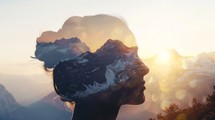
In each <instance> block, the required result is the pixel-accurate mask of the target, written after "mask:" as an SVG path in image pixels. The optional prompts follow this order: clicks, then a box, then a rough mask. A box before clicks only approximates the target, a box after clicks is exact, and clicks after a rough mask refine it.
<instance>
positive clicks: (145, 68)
mask: <svg viewBox="0 0 215 120" xmlns="http://www.w3.org/2000/svg"><path fill="white" fill-rule="evenodd" d="M141 66H142V69H143V75H146V74H148V73H149V68H148V67H147V66H146V65H145V64H144V63H143V62H142V64H141Z"/></svg>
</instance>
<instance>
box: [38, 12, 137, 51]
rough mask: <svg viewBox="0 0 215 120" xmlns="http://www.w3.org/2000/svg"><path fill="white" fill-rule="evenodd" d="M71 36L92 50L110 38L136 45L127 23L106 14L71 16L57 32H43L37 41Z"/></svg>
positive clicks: (128, 44)
mask: <svg viewBox="0 0 215 120" xmlns="http://www.w3.org/2000/svg"><path fill="white" fill-rule="evenodd" d="M71 37H78V38H79V39H80V40H81V41H82V42H84V43H86V45H87V46H89V47H90V49H91V51H92V52H95V51H96V50H97V49H98V48H100V47H101V46H102V45H103V44H104V43H105V42H106V41H107V40H108V39H118V40H120V41H123V43H124V44H125V45H127V46H129V47H130V46H136V40H135V37H134V35H133V33H132V32H131V31H130V30H129V28H128V26H127V25H126V23H125V22H124V21H123V20H121V19H119V18H117V17H114V16H110V15H105V14H100V15H94V16H84V17H80V16H73V17H70V18H69V19H68V20H66V21H65V23H64V24H63V26H62V28H61V29H60V30H58V31H57V32H54V31H46V32H43V33H42V35H41V36H40V37H38V38H37V42H46V43H48V42H54V41H55V40H57V39H58V40H59V39H62V38H66V39H68V38H71Z"/></svg>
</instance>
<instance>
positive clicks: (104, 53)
mask: <svg viewBox="0 0 215 120" xmlns="http://www.w3.org/2000/svg"><path fill="white" fill-rule="evenodd" d="M148 71H149V69H148V68H147V67H146V66H145V65H144V64H143V62H142V61H141V60H140V59H139V57H138V56H137V47H127V46H125V45H124V44H123V43H122V42H121V41H118V40H108V41H107V42H106V43H105V44H104V45H103V46H102V47H101V48H100V49H98V50H97V51H96V52H95V53H90V52H86V53H84V54H81V55H80V56H78V57H76V58H75V59H73V60H69V61H65V62H60V63H59V64H58V65H57V66H56V67H55V68H54V71H53V80H54V88H55V91H56V93H57V94H58V95H59V96H60V97H61V99H62V100H63V101H67V102H69V103H71V104H72V103H73V102H75V111H74V114H73V118H72V119H73V120H115V119H116V117H117V114H118V111H119V109H120V106H121V105H124V104H131V105H138V104H142V103H143V102H144V100H145V98H144V93H143V91H144V89H145V87H144V83H145V82H144V80H143V77H144V75H146V74H147V73H148Z"/></svg>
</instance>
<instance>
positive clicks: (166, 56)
mask: <svg viewBox="0 0 215 120" xmlns="http://www.w3.org/2000/svg"><path fill="white" fill-rule="evenodd" d="M156 62H157V63H158V64H161V65H162V64H168V63H169V62H170V53H169V52H168V51H163V52H161V53H160V54H159V56H158V57H157V60H156Z"/></svg>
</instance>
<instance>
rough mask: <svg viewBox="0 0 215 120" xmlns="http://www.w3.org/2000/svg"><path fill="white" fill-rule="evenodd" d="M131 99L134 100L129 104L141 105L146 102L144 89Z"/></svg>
mask: <svg viewBox="0 0 215 120" xmlns="http://www.w3.org/2000/svg"><path fill="white" fill-rule="evenodd" d="M131 99H132V100H131V101H130V102H129V103H128V104H131V105H140V104H143V103H144V102H145V95H144V93H143V91H139V94H138V95H136V96H135V97H134V96H133V98H131Z"/></svg>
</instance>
